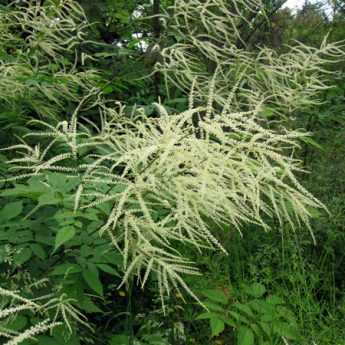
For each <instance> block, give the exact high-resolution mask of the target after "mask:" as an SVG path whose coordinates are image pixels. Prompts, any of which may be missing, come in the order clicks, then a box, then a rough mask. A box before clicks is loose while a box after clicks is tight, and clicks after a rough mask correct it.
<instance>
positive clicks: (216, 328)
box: [210, 317, 225, 337]
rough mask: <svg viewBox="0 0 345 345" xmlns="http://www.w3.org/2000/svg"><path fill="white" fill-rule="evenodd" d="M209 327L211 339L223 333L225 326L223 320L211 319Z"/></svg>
mask: <svg viewBox="0 0 345 345" xmlns="http://www.w3.org/2000/svg"><path fill="white" fill-rule="evenodd" d="M210 327H211V335H212V337H216V336H218V335H219V334H220V333H222V332H223V331H224V328H225V324H224V321H223V320H221V319H219V318H215V317H213V318H212V319H210Z"/></svg>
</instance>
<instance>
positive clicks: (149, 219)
mask: <svg viewBox="0 0 345 345" xmlns="http://www.w3.org/2000/svg"><path fill="white" fill-rule="evenodd" d="M211 105H212V100H210V101H209V107H205V108H191V109H189V110H187V111H185V112H183V113H181V114H175V115H168V114H167V112H166V111H165V109H164V107H163V106H161V105H159V104H157V108H158V110H159V112H160V117H159V118H155V119H153V118H148V117H147V116H146V115H145V114H144V112H143V111H141V110H140V109H139V110H138V111H137V112H136V114H133V117H132V118H129V117H128V116H126V115H125V114H124V108H123V107H121V106H120V107H119V108H118V110H114V109H110V108H106V107H105V106H104V105H103V104H99V105H98V107H100V111H101V119H102V121H101V122H102V125H101V127H100V128H99V127H97V125H96V124H91V125H90V126H85V124H82V123H80V122H78V120H77V112H75V114H74V115H73V116H72V118H71V121H70V122H69V123H67V122H61V123H59V124H58V125H57V126H56V127H53V126H52V125H50V124H47V123H43V122H40V121H35V122H38V124H41V125H42V126H43V127H44V128H45V130H44V131H42V132H36V133H31V134H30V135H29V136H30V137H31V139H32V138H39V139H42V140H39V141H42V143H43V142H44V141H46V139H47V138H48V139H49V140H51V141H50V142H49V143H48V145H47V143H45V144H46V145H47V146H46V148H45V149H44V150H41V149H40V145H39V144H37V145H36V146H35V147H31V146H29V145H28V144H26V143H25V142H24V141H23V142H22V143H21V144H19V145H15V146H12V147H10V148H9V149H11V150H17V151H19V152H21V157H20V158H15V159H12V160H11V161H9V163H11V164H12V170H14V171H16V172H17V173H18V175H17V176H16V177H13V178H9V179H8V181H9V180H11V179H12V180H17V179H21V178H29V177H31V176H41V178H42V180H45V173H46V172H48V171H59V172H62V173H65V174H67V175H68V176H72V177H74V178H76V179H78V180H79V181H80V182H79V187H78V189H77V191H76V195H75V211H76V212H80V211H82V210H83V209H85V208H89V207H95V206H96V205H99V204H102V203H108V204H111V211H110V213H109V215H108V218H107V221H106V223H105V224H104V225H103V226H102V227H101V229H100V234H101V235H108V236H109V237H110V239H111V241H112V243H113V245H114V247H116V248H117V250H118V251H119V252H120V253H121V254H122V255H123V259H124V260H123V262H124V276H123V283H125V282H128V281H129V280H130V279H131V277H133V275H136V276H137V278H138V281H139V284H141V285H142V286H144V285H145V283H146V281H147V279H148V277H149V274H150V273H154V274H156V276H157V281H158V288H159V292H160V295H161V296H162V301H163V295H164V294H168V295H169V293H170V290H171V288H176V289H180V288H181V287H182V288H184V289H185V290H186V291H187V292H189V293H190V294H191V295H193V296H194V297H195V298H197V296H195V295H194V294H193V292H192V291H191V289H190V288H189V287H188V286H187V284H186V283H185V281H184V280H183V275H184V274H199V272H198V270H197V267H196V266H195V265H194V264H193V263H192V262H190V261H189V260H188V258H186V257H184V256H182V255H181V254H180V253H179V250H178V248H181V245H187V246H192V247H195V248H196V249H197V250H199V251H203V250H207V249H214V250H220V251H222V252H224V253H226V249H225V248H223V246H222V244H221V243H220V242H219V241H218V240H217V230H216V228H219V229H227V230H228V231H234V230H236V229H237V230H238V231H241V230H240V229H241V226H242V225H243V224H246V223H254V224H257V225H260V226H262V227H263V228H268V225H267V223H266V221H265V220H266V219H267V218H270V217H277V219H278V220H279V222H280V224H281V225H283V224H284V222H286V221H287V222H289V223H290V224H291V226H292V227H293V226H294V224H296V223H297V224H301V223H304V224H306V225H307V226H308V218H309V216H310V211H311V209H312V208H315V207H321V204H320V203H319V202H318V201H317V200H316V199H315V198H314V197H313V196H312V195H310V194H309V193H308V192H307V191H306V190H305V189H304V188H303V187H302V186H301V185H300V184H299V183H298V182H297V180H296V179H295V177H294V173H295V172H296V171H301V169H300V166H299V162H298V161H297V160H295V159H294V158H293V157H292V156H291V150H293V149H294V148H296V147H297V146H298V145H297V143H296V141H297V139H298V138H300V137H301V136H303V135H304V134H301V133H299V132H295V131H287V130H284V129H282V130H281V132H280V133H278V132H273V131H270V130H267V129H265V128H264V127H263V126H262V125H261V124H260V121H258V119H257V114H258V112H259V110H260V105H258V106H257V108H256V109H253V110H251V111H247V112H237V113H232V112H231V111H230V110H229V109H227V108H226V107H225V108H223V109H222V111H221V112H217V111H215V110H213V109H212V108H210V106H211ZM201 113H202V116H201ZM195 116H196V117H199V123H198V126H197V127H195V123H194V121H193V119H194V118H195ZM87 122H89V121H87ZM41 147H43V145H41ZM54 152H59V153H58V154H57V155H56V154H54ZM218 231H219V230H218ZM179 243H180V244H179Z"/></svg>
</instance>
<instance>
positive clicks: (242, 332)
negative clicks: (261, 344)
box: [237, 326, 254, 345]
mask: <svg viewBox="0 0 345 345" xmlns="http://www.w3.org/2000/svg"><path fill="white" fill-rule="evenodd" d="M237 345H254V333H253V331H252V330H251V329H250V328H248V327H245V326H241V327H240V328H239V329H238V334H237Z"/></svg>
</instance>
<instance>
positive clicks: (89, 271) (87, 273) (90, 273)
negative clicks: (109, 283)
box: [82, 264, 103, 296]
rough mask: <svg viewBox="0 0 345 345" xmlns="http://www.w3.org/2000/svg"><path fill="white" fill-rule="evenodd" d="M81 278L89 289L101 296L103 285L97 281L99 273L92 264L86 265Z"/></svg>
mask: <svg viewBox="0 0 345 345" xmlns="http://www.w3.org/2000/svg"><path fill="white" fill-rule="evenodd" d="M82 275H83V278H84V280H85V282H86V283H87V284H88V285H89V287H90V288H91V289H92V290H93V291H95V292H96V293H97V294H98V295H100V296H103V285H102V283H101V281H100V279H99V271H98V269H97V267H96V265H94V264H88V265H87V268H85V269H83V271H82Z"/></svg>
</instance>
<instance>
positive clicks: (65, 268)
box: [50, 263, 81, 276]
mask: <svg viewBox="0 0 345 345" xmlns="http://www.w3.org/2000/svg"><path fill="white" fill-rule="evenodd" d="M79 272H81V268H80V266H79V265H77V264H71V263H63V264H61V265H58V266H56V267H55V269H54V270H53V272H51V273H50V275H52V276H58V275H68V274H73V273H79Z"/></svg>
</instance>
